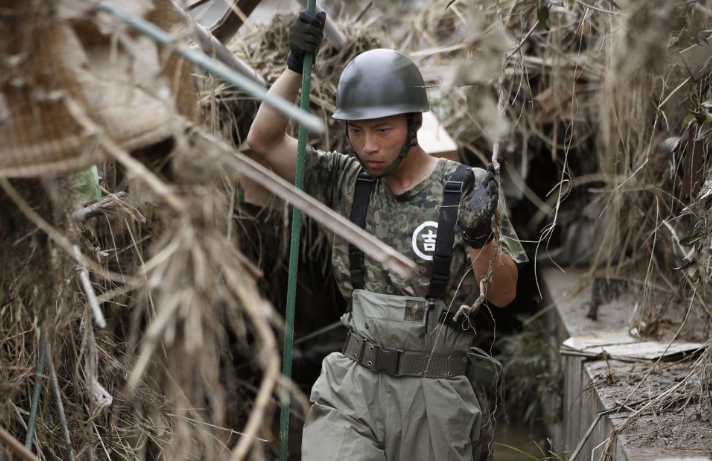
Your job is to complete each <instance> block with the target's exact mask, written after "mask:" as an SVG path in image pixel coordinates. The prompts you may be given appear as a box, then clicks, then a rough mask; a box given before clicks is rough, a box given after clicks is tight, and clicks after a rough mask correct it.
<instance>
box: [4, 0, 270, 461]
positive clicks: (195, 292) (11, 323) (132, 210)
mask: <svg viewBox="0 0 712 461" xmlns="http://www.w3.org/2000/svg"><path fill="white" fill-rule="evenodd" d="M29 5H34V4H32V3H30V4H29ZM68 5H70V6H71V7H73V6H74V5H73V4H68ZM132 5H133V6H138V10H140V11H146V10H151V7H150V6H149V7H148V8H144V7H145V6H146V5H141V4H136V3H135V4H132ZM65 6H67V5H65V4H62V5H61V7H65ZM28 8H29V7H27V8H24V9H23V8H20V7H19V6H18V7H17V9H16V10H10V9H8V11H13V12H17V15H18V18H20V19H26V15H28V14H30V13H31V12H33V11H34V10H32V9H28ZM33 8H34V7H33ZM161 8H172V5H171V4H170V3H168V2H163V3H161V4H160V5H158V7H157V9H153V10H151V11H152V12H153V14H155V15H156V18H154V19H155V20H156V22H158V23H160V24H161V25H164V26H166V24H164V22H162V19H161V18H163V19H165V17H166V16H170V14H167V13H166V11H165V10H162V9H161ZM49 10H51V9H49ZM68 10H69V12H70V13H71V14H70V17H71V18H73V19H72V21H73V20H76V21H77V22H76V23H73V22H72V21H67V20H66V18H64V17H63V18H61V19H60V18H58V17H50V18H49V19H47V18H45V16H41V17H42V18H45V19H47V21H48V23H49V24H50V25H57V24H58V26H57V27H59V28H60V29H62V30H63V31H64V32H66V33H67V34H69V35H71V34H74V36H75V37H76V38H77V40H76V41H75V42H73V46H76V48H74V49H72V51H73V52H79V53H80V54H81V53H84V55H91V56H92V60H91V66H89V67H92V66H94V67H93V68H92V69H91V70H92V71H93V72H96V74H95V75H92V76H91V78H87V79H85V80H82V78H81V77H82V76H81V75H79V73H80V71H79V70H77V69H73V68H72V69H71V70H72V71H73V72H74V71H76V72H74V73H71V75H70V76H71V77H72V78H71V79H69V80H68V81H69V83H67V86H66V87H61V88H62V91H65V92H64V93H62V94H61V95H60V96H61V97H59V98H58V99H57V101H59V103H58V105H57V106H56V107H59V108H60V109H62V110H65V109H66V110H65V112H62V113H57V112H56V111H54V112H53V111H52V110H50V109H51V108H49V109H48V108H47V107H46V106H44V105H42V101H39V102H38V100H36V99H32V98H30V99H28V101H27V106H26V107H27V108H28V110H30V112H31V111H34V112H32V114H33V116H32V117H30V119H25V118H23V115H22V114H24V113H25V112H22V111H20V112H15V108H16V107H17V106H14V105H11V106H10V107H11V109H12V113H11V114H10V115H11V117H10V118H9V120H10V121H11V123H15V122H17V121H18V120H20V121H21V122H22V123H25V124H27V123H29V122H26V120H31V121H33V122H35V123H36V124H37V126H38V127H39V128H37V129H38V130H39V131H35V132H33V137H32V143H38V142H39V143H41V142H43V141H45V140H47V141H51V142H52V143H53V144H52V147H51V148H50V149H48V150H47V151H46V152H48V153H52V154H53V155H54V154H57V155H60V157H61V158H54V157H53V158H31V159H30V160H32V162H31V163H22V160H23V159H25V157H23V156H22V155H15V154H16V153H17V152H18V151H17V149H20V148H24V147H23V146H24V145H23V144H22V143H21V142H20V141H22V139H25V138H22V139H20V138H13V137H10V138H5V137H4V138H3V139H4V140H5V139H8V140H9V141H8V143H7V145H5V146H4V147H7V146H9V150H4V151H1V152H0V153H2V155H0V161H7V163H4V164H3V167H5V166H7V165H9V166H7V169H6V170H3V174H6V175H46V174H51V175H56V174H57V173H59V172H63V171H71V170H74V169H77V168H82V167H84V166H86V165H88V164H89V163H94V162H96V161H98V160H99V159H101V158H106V155H107V154H110V155H111V156H112V157H114V158H116V159H118V160H119V161H118V162H115V161H113V160H109V161H106V162H105V163H103V164H101V165H100V168H99V171H100V176H101V178H102V181H101V187H102V188H103V190H104V192H105V193H107V194H115V193H118V192H124V191H127V192H128V198H127V199H115V201H116V202H118V206H117V207H114V212H113V213H111V214H108V215H102V216H101V217H100V218H99V219H98V220H97V221H89V222H83V224H82V225H81V226H77V224H76V223H75V222H73V221H72V219H71V218H70V216H71V215H72V213H73V212H74V211H76V210H75V209H74V206H75V203H76V202H77V200H76V198H77V194H81V192H79V191H77V189H76V184H75V182H74V181H73V180H69V179H68V180H65V179H59V180H54V179H53V180H50V179H47V180H42V181H38V180H13V181H12V182H9V181H7V180H5V179H1V178H0V180H1V181H2V190H0V203H1V204H2V209H3V213H1V214H0V248H1V249H2V251H0V254H2V258H3V265H2V268H0V316H2V332H3V334H2V337H3V338H4V340H3V347H2V348H0V395H1V396H2V397H1V399H0V421H2V426H3V427H4V428H7V429H8V430H9V431H10V433H11V434H13V435H14V436H15V437H16V438H17V439H19V440H23V439H24V438H25V435H26V433H27V430H28V425H29V426H30V427H32V428H33V430H34V439H33V440H34V446H35V449H36V450H37V451H39V452H41V456H42V457H49V458H55V459H69V458H71V457H77V458H89V457H95V456H97V454H98V452H103V453H105V454H106V456H109V457H111V458H120V459H135V458H136V457H139V458H140V459H156V458H159V457H169V458H171V459H182V458H191V459H193V458H195V457H208V458H210V459H227V458H229V457H231V455H230V450H229V449H232V448H233V447H234V446H235V443H236V441H237V439H238V438H237V437H235V432H234V430H241V431H244V432H247V433H248V434H247V435H246V436H244V437H242V438H240V443H239V445H238V447H237V450H236V451H235V453H234V454H233V455H232V457H233V458H234V459H244V458H245V457H246V456H247V454H248V453H250V451H249V450H250V447H251V445H252V443H254V441H255V439H254V437H255V435H256V434H258V433H260V432H261V431H263V427H262V426H263V424H265V427H264V430H267V431H268V426H269V423H265V422H264V417H265V415H268V414H269V413H268V412H267V409H268V407H269V405H270V399H271V394H272V392H273V390H274V387H275V386H276V384H277V378H278V375H279V357H278V354H277V347H276V339H275V337H274V332H273V329H274V328H275V327H278V325H275V323H276V320H275V318H273V316H272V310H271V306H269V305H268V304H266V303H265V302H264V301H263V300H262V298H260V296H259V294H258V292H257V290H256V279H257V277H258V274H259V271H258V270H256V269H255V268H254V267H253V265H252V264H251V263H250V262H249V261H248V260H247V259H246V258H245V257H244V256H243V255H242V254H241V253H240V252H239V251H238V250H237V244H236V240H235V237H236V234H235V232H234V229H233V230H232V231H230V229H231V228H232V227H233V222H232V216H233V215H232V207H231V203H232V199H233V197H234V194H235V191H234V187H232V184H233V181H234V177H235V176H234V173H231V174H229V175H228V174H226V173H225V172H224V171H223V170H221V169H220V166H219V163H218V162H205V161H203V160H202V159H201V158H200V156H201V154H203V153H204V152H205V151H206V149H205V146H202V147H196V146H195V145H194V144H192V143H191V142H189V140H188V139H186V138H185V137H184V136H183V135H182V132H181V130H180V127H182V126H185V125H186V123H185V120H184V119H183V118H182V117H181V115H185V116H188V117H191V109H190V107H191V106H192V107H195V103H194V102H195V101H196V99H195V93H194V91H193V84H192V81H191V80H190V79H188V83H189V85H188V86H187V87H186V80H185V78H183V76H185V75H189V74H188V73H186V72H185V65H184V64H183V63H181V62H179V61H175V60H173V59H169V60H168V61H166V62H162V61H161V56H162V54H159V53H158V52H157V49H156V48H155V46H154V47H151V44H150V43H145V44H144V43H142V44H141V46H137V47H136V42H135V40H136V37H135V36H133V35H132V34H129V33H128V31H126V30H124V29H121V28H116V25H115V23H112V22H111V21H110V20H107V18H105V17H102V16H92V15H89V16H83V15H81V19H77V18H78V16H77V15H76V14H77V12H76V11H74V10H72V8H70V7H68ZM43 11H44V10H43ZM62 11H64V10H62ZM4 12H5V10H4ZM4 12H3V14H4ZM81 13H82V14H83V13H85V12H81ZM163 13H166V14H163ZM72 14H73V15H72ZM9 23H11V22H6V23H5V24H9ZM20 24H24V25H26V26H27V24H29V23H28V22H22V21H20ZM70 24H71V27H70ZM28 27H29V26H28ZM102 27H108V30H110V31H111V33H115V34H116V37H117V41H118V43H121V44H122V46H125V47H126V48H125V49H124V51H126V54H122V55H120V56H119V57H118V59H117V60H116V61H112V60H109V61H101V60H100V58H101V55H102V47H103V46H105V45H106V44H107V41H106V40H105V36H104V35H103V31H104V29H102ZM166 27H168V26H166ZM21 30H22V31H24V32H27V31H26V30H24V29H21ZM30 35H31V34H30ZM3 36H5V35H3ZM31 43H32V44H33V45H32V46H35V47H36V46H38V45H37V43H36V42H31ZM108 43H111V42H108ZM60 44H61V42H60ZM144 45H145V46H144ZM0 48H2V47H0ZM146 48H148V50H149V51H148V53H144V51H145V50H146ZM3 49H9V48H3ZM151 51H153V53H151ZM103 53H104V55H106V54H107V50H106V49H105V48H104V49H103ZM136 53H137V54H136ZM50 54H51V53H50ZM37 56H38V57H39V58H42V57H43V56H44V54H41V53H40V54H38V55H37ZM114 57H115V58H116V56H114ZM94 58H96V59H94ZM97 59H99V60H98V61H97ZM5 62H6V61H3V63H5ZM23 62H24V63H25V64H24V65H26V66H29V68H30V69H32V68H34V67H32V66H35V65H38V64H37V63H36V62H35V61H34V55H29V56H28V57H27V58H26V60H25V61H23ZM52 62H54V63H55V64H56V65H62V66H65V65H68V66H70V67H71V64H72V63H75V64H76V62H77V61H71V60H68V59H60V60H57V59H55V61H52ZM83 62H85V63H86V61H83ZM139 62H140V63H141V64H142V65H144V66H143V67H141V66H139V65H137V64H138V63H139ZM171 62H173V63H171ZM162 64H165V66H164V67H161V65H162ZM40 68H42V69H44V70H46V69H47V68H48V67H47V64H41V66H40ZM22 69H25V70H26V69H27V68H26V67H23V68H22ZM132 69H133V70H136V69H142V70H150V69H158V70H163V71H165V70H166V69H173V70H169V72H174V71H175V73H173V74H172V76H173V77H175V79H174V80H172V82H173V83H176V82H177V83H176V85H177V86H175V87H173V91H171V92H170V93H169V94H171V95H173V96H175V99H171V103H170V104H169V105H166V103H165V102H163V101H160V100H158V99H157V98H155V97H154V96H152V95H151V92H150V91H145V90H146V89H145V88H139V87H137V86H136V82H137V81H140V79H138V80H132V78H133V77H135V75H131V74H130V72H129V75H127V74H125V73H123V72H128V71H130V70H132ZM20 70H21V69H20ZM82 71H86V68H84V69H83V70H82ZM13 72H19V70H18V69H13ZM102 72H109V73H112V74H113V75H112V79H111V81H112V82H120V84H119V86H114V87H111V88H110V89H111V91H112V93H111V94H112V95H114V96H116V95H119V96H121V95H123V96H126V99H121V97H119V99H110V98H109V100H107V99H104V98H103V96H106V95H105V94H102V91H101V90H102V89H103V90H107V88H106V87H105V86H101V84H102V83H103V82H101V81H100V79H96V78H95V77H96V75H104V74H102ZM89 74H90V73H89V72H86V74H85V75H84V76H87V75H89ZM3 75H5V74H3ZM77 75H79V76H77ZM154 76H155V75H154ZM104 78H105V79H106V77H104ZM106 80H109V79H106ZM155 81H156V82H159V88H158V89H160V88H165V87H161V86H160V82H161V81H162V80H161V79H157V80H155ZM4 82H5V81H4ZM5 83H6V82H5ZM11 83H12V82H11ZM30 83H33V81H30ZM70 83H71V84H72V85H75V87H76V88H74V89H76V90H77V93H73V92H71V91H67V88H70V89H71V85H70ZM33 84H34V83H33ZM122 85H123V86H122ZM169 86H170V85H169ZM28 88H30V89H29V90H28V91H31V92H35V93H36V92H38V91H39V90H38V88H39V87H38V86H36V85H35V86H32V85H30V86H28ZM149 88H151V89H154V90H155V89H156V88H155V87H152V86H150V85H149ZM3 89H4V90H6V89H7V87H3ZM122 89H125V90H126V92H124V93H122V92H121V91H122ZM107 91H108V90H107ZM137 92H138V93H137ZM141 92H143V93H141ZM139 93H141V94H144V96H145V98H143V96H141V97H139V96H136V95H137V94H139ZM4 94H5V96H6V99H7V98H8V97H12V96H7V95H8V94H9V93H4ZM68 95H69V96H68ZM30 96H33V95H32V94H30ZM129 96H130V97H129ZM84 97H86V98H87V99H86V101H85V100H84V99H82V98H84ZM141 98H143V99H141ZM123 100H125V101H128V102H127V105H125V106H124V105H122V104H120V103H116V102H117V101H123ZM13 101H14V99H13ZM109 101H111V102H113V103H114V104H113V105H111V104H108V102H109ZM137 102H139V103H140V104H139V105H138V106H136V105H134V104H135V103H137ZM144 103H145V104H144ZM53 107H54V106H53ZM137 109H140V112H141V113H139V114H136V113H135V111H136V110H137ZM153 109H156V111H154V110H153ZM23 110H24V109H23ZM132 111H134V112H132ZM62 114H64V115H62ZM141 114H143V115H145V116H146V117H141V116H139V115H141ZM59 115H62V117H59V118H58V116H59ZM132 115H133V116H132ZM164 115H165V117H164ZM33 117H34V118H33ZM37 117H39V118H37ZM45 119H46V120H47V121H48V122H47V123H50V122H51V123H60V124H61V123H62V122H63V121H68V122H69V125H70V128H71V129H69V130H65V129H64V128H63V129H62V130H56V131H47V129H46V127H47V126H49V125H46V124H45V122H44V121H42V122H40V123H37V120H45ZM63 119H66V120H63ZM18 123H19V122H18ZM154 124H155V125H154ZM6 126H7V125H2V126H0V129H5V128H6ZM13 126H15V128H17V126H16V125H13ZM23 126H24V125H23ZM156 126H159V127H160V129H157V130H154V129H153V128H155V127H156ZM72 127H73V128H72ZM65 128H66V127H65ZM3 133H5V132H3ZM52 133H57V134H58V136H59V138H62V136H64V135H66V134H67V133H69V134H72V135H73V136H75V138H76V140H77V143H78V144H76V145H75V144H72V146H73V148H72V149H67V150H64V151H63V150H61V149H59V148H58V147H57V142H59V141H57V140H56V139H55V138H53V137H52ZM144 135H145V136H144ZM59 138H58V139H59ZM18 140H19V141H18ZM15 141H17V142H15ZM60 141H61V139H60ZM158 141H161V142H158ZM60 144H61V143H60ZM65 144H66V143H65ZM65 144H62V145H65ZM87 145H90V146H93V147H94V150H93V151H92V152H94V151H101V152H102V156H101V157H87V156H85V155H83V154H82V152H83V151H82V146H87ZM18 146H19V147H18ZM35 147H36V146H35V145H34V144H32V146H30V147H29V148H31V149H35ZM138 148H140V149H138ZM127 150H133V153H134V154H135V155H137V156H139V157H140V158H142V159H144V160H146V161H147V162H149V164H150V165H151V166H152V167H154V168H155V171H156V172H157V173H158V175H157V174H155V173H153V172H151V171H150V170H148V169H146V168H145V166H143V165H142V164H140V163H138V162H136V160H135V159H133V158H132V157H131V156H129V155H128V153H127ZM43 152H44V151H43ZM77 152H79V153H80V155H77ZM65 154H66V157H62V156H63V155H65ZM18 159H19V160H18ZM67 159H69V160H67ZM18 161H19V162H20V163H18ZM13 162H14V163H13ZM18 165H19V166H18ZM12 168H14V169H13V170H11V169H12ZM0 176H2V175H0ZM77 250H79V252H83V253H85V254H86V255H87V256H84V257H82V256H81V255H80V254H79V253H78V252H77ZM89 254H91V256H88V255H89ZM78 262H79V264H77V263H78ZM87 266H88V268H89V269H91V273H89V272H88V271H87V270H86V269H87ZM88 287H90V288H88ZM94 297H96V298H97V299H96V301H93V298H94ZM104 325H105V327H106V328H105V329H99V328H98V327H101V326H104ZM40 330H42V331H44V330H46V334H45V333H43V334H40ZM45 343H46V344H47V345H48V347H47V348H45V347H44V345H45ZM41 351H44V352H41ZM45 353H46V359H47V363H48V364H51V366H49V365H48V366H49V370H50V373H49V374H50V376H52V377H53V379H52V380H49V381H52V383H50V382H48V380H47V379H46V378H45V377H46V376H47V369H45V371H44V372H42V371H41V370H40V369H39V367H38V362H42V359H41V357H45V355H44V354H45ZM159 354H160V355H159ZM236 369H241V370H242V373H244V374H243V375H242V376H240V375H239V374H237V373H236V372H235V370H236ZM245 370H250V372H249V373H245ZM55 376H56V380H55V379H54V377H55ZM263 378H264V380H263ZM35 382H36V383H38V385H39V387H38V389H39V390H40V391H41V392H40V394H39V395H40V398H39V400H38V402H39V403H40V406H39V410H38V413H37V420H36V422H32V421H30V422H29V424H28V421H27V415H28V413H29V412H30V408H31V407H32V406H33V403H34V402H35V401H36V400H35V399H34V398H33V395H34V389H33V387H34V383H35ZM54 383H56V385H53V384H54ZM252 389H257V391H253V390H252ZM55 390H58V392H56V394H57V395H58V399H59V401H60V402H62V405H61V408H60V406H59V405H56V404H53V401H52V399H51V396H52V395H53V392H54V391H55ZM112 401H113V405H111V406H110V404H111V403H112ZM54 403H56V402H54ZM250 418H252V419H250ZM248 421H249V423H248ZM246 423H248V424H247V427H245V424H246ZM58 427H60V428H62V430H56V429H57V428H58ZM264 436H267V437H269V433H268V432H267V433H265V434H264ZM269 438H270V439H271V438H272V437H269ZM67 443H71V446H72V448H73V454H72V455H70V453H69V451H67V446H66V445H67ZM269 449H270V448H269V445H265V444H264V443H261V446H258V447H257V448H256V449H254V450H252V452H251V456H252V458H253V459H260V455H261V454H263V453H264V452H265V451H269ZM0 450H1V451H0V453H3V454H4V453H5V448H4V447H2V448H0Z"/></svg>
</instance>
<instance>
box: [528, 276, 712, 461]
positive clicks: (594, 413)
mask: <svg viewBox="0 0 712 461" xmlns="http://www.w3.org/2000/svg"><path fill="white" fill-rule="evenodd" d="M584 275H585V271H583V270H580V269H573V270H566V271H563V272H562V271H561V270H559V269H557V268H546V269H543V270H542V271H541V272H540V276H541V282H542V286H543V291H544V293H543V294H544V297H545V299H546V300H547V302H550V303H551V304H552V305H553V309H552V311H551V315H550V316H549V317H548V320H549V321H550V322H551V328H550V331H551V332H552V337H551V338H550V341H551V342H552V343H556V344H557V345H558V346H561V344H562V343H563V342H564V341H565V340H566V339H568V338H570V337H571V336H573V335H578V336H584V335H595V334H596V333H597V332H604V333H605V332H610V331H616V330H617V331H623V330H625V329H627V326H628V316H629V312H632V305H633V304H632V303H633V301H632V300H630V299H627V300H626V298H625V296H621V297H619V299H618V300H614V301H612V302H609V303H606V304H603V305H601V306H600V311H599V316H598V320H592V319H590V318H589V317H587V313H588V310H589V306H590V302H591V288H590V287H583V286H582V283H581V278H582V276H584ZM626 302H627V303H628V304H626ZM604 336H605V334H604ZM561 362H562V364H563V368H564V374H565V385H564V395H563V396H562V399H563V411H564V415H563V423H562V424H560V425H558V426H555V427H552V428H551V433H552V438H553V442H554V443H555V445H557V446H562V445H563V446H565V448H566V450H567V451H568V452H569V453H572V452H573V451H574V450H576V449H577V448H580V449H579V452H578V455H577V458H576V460H577V461H589V460H598V459H599V457H600V456H601V455H602V453H603V452H604V449H607V450H608V453H609V454H610V455H611V459H612V460H613V461H655V460H657V459H659V458H695V457H700V456H703V457H704V456H710V455H711V454H712V426H710V423H709V421H710V419H711V416H712V415H710V414H709V413H710V411H709V409H708V408H707V407H706V406H705V405H703V404H700V403H699V402H696V401H695V400H694V399H691V397H692V396H693V395H695V392H697V394H696V395H699V391H700V389H699V387H700V386H701V383H700V379H699V378H696V379H692V380H688V376H689V374H690V371H691V369H692V367H693V362H692V361H690V360H681V361H677V362H670V361H662V360H661V361H652V360H629V361H621V360H612V359H609V360H601V359H596V360H591V359H587V358H585V357H576V356H568V355H567V356H562V357H561ZM681 383H683V384H684V385H683V384H681ZM663 392H670V393H671V395H672V397H673V398H672V399H667V401H666V404H665V405H660V404H656V403H655V402H653V401H652V400H653V399H654V398H655V397H656V396H658V395H660V394H661V393H663ZM686 399H688V400H686ZM690 399H691V400H690ZM623 402H625V403H626V406H627V407H624V408H623V409H622V410H621V411H619V412H616V413H610V414H609V412H610V411H611V410H612V409H614V408H617V407H619V406H620V405H621V403H623ZM636 411H640V414H639V415H636V417H635V418H633V419H631V416H632V415H634V414H635V412H636ZM614 431H618V432H620V434H618V435H617V436H616V437H613V438H611V436H612V435H613V434H614ZM583 440H585V443H583V444H581V442H582V441H583ZM580 444H581V446H580V447H579V445H580Z"/></svg>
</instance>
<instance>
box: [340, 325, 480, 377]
mask: <svg viewBox="0 0 712 461" xmlns="http://www.w3.org/2000/svg"><path fill="white" fill-rule="evenodd" d="M342 352H343V354H344V355H345V356H347V357H348V358H350V359H351V360H353V361H354V362H356V363H358V364H360V365H363V366H365V367H366V368H368V369H370V370H372V371H377V372H383V373H386V374H389V375H391V376H418V377H421V378H445V379H447V378H454V377H456V376H462V375H464V374H465V373H467V369H468V363H469V357H468V356H467V355H465V354H452V355H435V354H432V355H428V354H423V353H422V352H410V351H401V350H397V349H387V348H384V347H382V346H380V345H379V344H376V343H373V342H371V341H369V340H367V339H366V338H364V337H362V336H360V335H358V334H356V333H354V332H353V331H350V332H349V333H348V336H347V337H346V344H344V349H343V351H342Z"/></svg>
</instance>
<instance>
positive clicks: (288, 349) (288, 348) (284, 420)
mask: <svg viewBox="0 0 712 461" xmlns="http://www.w3.org/2000/svg"><path fill="white" fill-rule="evenodd" d="M307 10H308V11H309V12H310V13H312V14H314V11H315V10H316V0H309V1H308V3H307ZM312 60H313V56H312V55H311V54H309V53H305V54H304V67H303V68H302V94H301V109H302V110H303V111H304V112H305V113H308V111H309V91H310V88H311V68H312ZM306 148H307V130H306V127H305V126H304V125H303V124H300V125H299V137H298V139H297V171H296V174H295V178H294V185H295V186H296V187H297V189H299V190H302V189H303V188H304V157H305V155H306ZM301 227H302V211H301V210H300V209H299V208H296V207H294V209H293V211H292V235H291V239H290V247H289V281H288V284H287V310H286V313H285V316H284V321H285V326H284V353H283V354H284V355H283V358H282V374H283V375H284V382H283V384H282V410H281V414H280V419H279V460H280V461H287V455H288V448H289V447H288V441H289V404H290V402H291V396H290V392H291V379H292V343H293V341H294V310H295V303H296V294H297V271H298V269H299V246H300V245H299V240H300V237H301V236H300V232H301Z"/></svg>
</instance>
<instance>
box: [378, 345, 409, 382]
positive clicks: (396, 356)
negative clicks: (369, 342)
mask: <svg viewBox="0 0 712 461" xmlns="http://www.w3.org/2000/svg"><path fill="white" fill-rule="evenodd" d="M374 347H375V348H376V354H375V357H374V358H373V365H372V366H371V370H373V371H378V372H381V371H384V372H386V374H389V375H392V376H400V375H399V374H398V373H397V372H398V363H399V362H400V356H401V353H402V352H403V351H402V350H400V349H385V348H383V347H381V346H378V345H375V344H374Z"/></svg>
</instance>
